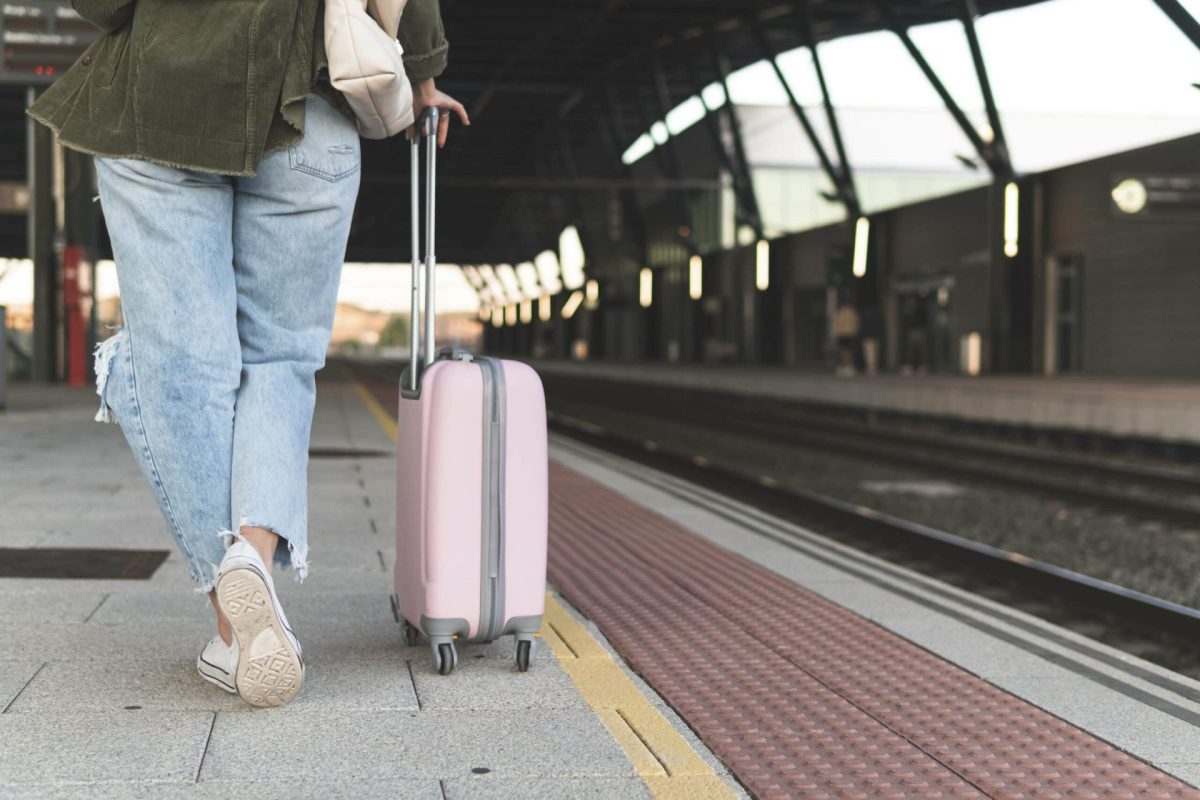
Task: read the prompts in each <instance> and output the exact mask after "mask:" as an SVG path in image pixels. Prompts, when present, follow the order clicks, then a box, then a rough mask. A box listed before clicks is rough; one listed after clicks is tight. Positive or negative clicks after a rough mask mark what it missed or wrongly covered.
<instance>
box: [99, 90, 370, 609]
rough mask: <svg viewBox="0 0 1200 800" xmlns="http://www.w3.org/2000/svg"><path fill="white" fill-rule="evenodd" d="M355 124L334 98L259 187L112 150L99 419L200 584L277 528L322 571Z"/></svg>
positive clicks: (105, 179)
mask: <svg viewBox="0 0 1200 800" xmlns="http://www.w3.org/2000/svg"><path fill="white" fill-rule="evenodd" d="M360 163H361V162H360V145H359V139H358V132H357V130H356V129H355V126H354V123H353V121H351V120H350V119H348V118H346V117H345V116H343V115H342V114H341V113H339V112H338V111H337V110H336V109H334V108H333V107H332V106H330V105H329V103H328V102H327V101H326V100H324V99H323V98H321V97H320V96H319V95H316V94H314V95H312V96H310V97H309V98H308V100H307V101H306V104H305V122H304V138H303V139H302V140H301V141H300V142H298V143H297V144H295V145H294V146H292V147H290V148H287V149H283V150H276V151H274V152H272V153H269V154H267V155H266V156H265V157H264V158H263V159H262V161H261V163H260V165H259V168H258V172H257V174H256V175H255V176H254V177H236V176H228V175H220V174H216V173H211V172H200V171H195V170H188V169H178V168H176V167H170V166H164V165H160V164H156V163H151V162H148V161H144V160H140V159H132V158H107V157H97V158H96V172H97V178H98V183H99V189H100V203H101V206H102V208H103V211H104V217H105V221H106V223H107V225H108V231H109V238H110V239H111V241H112V249H113V256H114V258H115V260H116V265H117V280H118V283H119V285H120V290H121V307H122V312H123V316H124V320H125V325H124V327H123V329H122V330H121V331H120V332H119V333H118V334H117V335H115V336H113V337H111V338H109V339H108V340H107V341H105V342H103V343H102V344H101V345H100V346H99V347H98V348H97V351H96V379H97V381H96V382H97V391H98V393H99V394H100V411H99V413H98V414H97V415H96V419H97V420H101V421H112V420H113V419H114V418H115V420H116V421H117V422H118V423H120V425H121V429H122V430H123V431H124V433H125V438H126V439H127V440H128V442H129V445H130V447H131V448H132V449H133V454H134V456H135V458H136V459H137V461H138V464H139V465H140V466H141V469H142V472H143V473H144V474H145V476H146V479H147V480H148V481H149V483H150V487H151V489H152V490H153V491H154V494H155V497H156V498H157V500H158V505H159V508H160V510H161V511H162V514H163V517H164V518H165V519H166V522H167V527H168V528H169V530H170V532H171V535H172V537H173V538H174V540H175V543H176V545H177V546H178V547H179V549H180V551H181V552H182V553H183V555H184V557H185V559H186V561H187V564H188V568H189V570H190V571H191V574H192V577H193V578H194V579H195V580H196V581H197V582H198V583H199V584H200V587H199V589H198V591H201V592H207V591H209V590H210V589H211V588H212V585H213V580H214V577H215V571H216V568H217V566H218V564H219V563H220V561H221V558H222V557H223V556H224V553H225V548H226V546H227V544H228V543H229V541H231V539H232V534H233V532H234V531H237V530H239V528H240V527H242V526H254V527H261V528H266V529H268V530H271V531H274V532H275V533H277V534H278V535H279V536H280V537H281V538H282V539H284V540H286V542H287V547H286V548H285V547H283V546H282V544H283V543H282V542H281V543H280V547H279V548H278V549H277V550H276V555H275V560H276V563H277V564H278V565H279V566H283V567H287V566H291V567H292V568H294V570H295V572H296V578H297V579H298V580H302V579H303V578H304V576H305V574H306V573H307V571H308V532H307V525H308V506H307V493H308V490H307V473H308V442H309V436H310V433H311V429H312V414H313V406H314V403H315V399H316V385H315V384H316V382H315V373H316V371H317V370H318V369H320V368H321V367H322V366H323V365H324V363H325V349H326V347H327V345H328V343H329V335H330V330H331V327H332V324H333V312H334V307H335V305H336V301H337V287H338V280H339V277H340V275H341V268H342V262H343V260H344V257H345V254H346V240H347V238H348V237H349V233H350V219H351V216H352V215H353V211H354V203H355V199H356V197H357V195H358V185H359V177H360V174H359V167H360Z"/></svg>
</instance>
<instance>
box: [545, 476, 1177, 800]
mask: <svg viewBox="0 0 1200 800" xmlns="http://www.w3.org/2000/svg"><path fill="white" fill-rule="evenodd" d="M550 577H551V580H552V581H553V582H554V583H555V584H556V585H557V586H558V588H559V589H560V590H561V591H562V593H563V594H564V595H565V596H566V597H567V598H568V599H569V600H570V601H571V602H572V603H573V604H575V606H576V607H578V608H579V609H580V610H581V611H582V612H583V613H584V614H586V615H587V616H588V617H590V618H591V619H592V620H594V621H595V622H596V624H597V625H599V626H600V629H601V630H602V631H603V632H604V634H605V635H606V636H607V637H608V638H609V640H610V641H611V642H612V643H613V646H614V647H616V648H617V650H618V651H619V652H620V653H621V655H622V656H623V657H624V658H625V659H626V660H627V661H628V662H629V664H630V666H631V667H632V668H633V669H634V670H636V671H637V672H638V673H640V674H641V675H642V676H643V677H645V678H646V680H647V681H648V682H649V683H650V685H652V686H653V687H654V688H655V690H656V691H658V692H659V694H661V695H662V696H663V697H664V698H665V699H666V700H667V702H669V703H670V704H671V705H672V707H674V708H675V709H676V710H677V711H678V712H679V713H680V715H681V716H682V717H683V718H684V719H685V720H686V721H687V723H688V724H689V725H690V726H691V727H692V728H693V729H694V730H695V731H696V733H697V734H698V735H699V736H700V738H701V739H702V740H703V741H704V743H705V744H706V745H708V747H709V748H710V749H712V751H713V752H714V753H715V754H716V755H717V756H718V757H719V758H721V760H722V761H724V762H725V763H726V764H728V765H729V767H730V769H731V770H732V771H733V772H734V774H735V775H736V776H737V778H738V780H740V781H741V782H742V783H743V784H744V785H745V786H746V788H747V789H748V790H749V791H750V792H751V793H752V794H754V795H755V796H756V797H761V798H793V797H794V798H806V799H811V800H817V799H819V798H897V799H899V798H943V797H944V798H959V797H995V798H1029V799H1030V800H1057V799H1058V798H1064V799H1065V798H1096V799H1097V800H1099V799H1100V798H1104V799H1105V800H1107V798H1197V799H1198V800H1200V790H1197V789H1195V788H1193V787H1190V786H1188V785H1187V784H1184V783H1182V782H1180V781H1179V780H1177V779H1175V778H1173V777H1171V776H1169V775H1167V774H1165V773H1163V772H1162V771H1160V770H1158V769H1155V768H1154V767H1151V766H1149V765H1148V764H1146V763H1145V762H1143V761H1140V760H1139V759H1137V758H1134V757H1133V756H1131V755H1129V754H1127V753H1125V752H1122V751H1120V750H1118V749H1116V748H1114V747H1113V746H1112V745H1110V744H1108V743H1106V742H1104V741H1101V740H1100V739H1097V738H1095V737H1094V736H1092V735H1090V734H1088V733H1086V732H1085V731H1082V730H1080V729H1078V728H1076V727H1074V726H1072V725H1070V724H1068V723H1066V722H1063V721H1062V720H1060V719H1058V718H1057V717H1054V716H1052V715H1050V714H1048V713H1046V712H1044V711H1042V710H1040V709H1038V708H1036V707H1034V706H1032V705H1030V704H1028V703H1026V702H1025V701H1023V700H1020V699H1019V698H1017V697H1015V696H1013V695H1011V694H1008V693H1007V692H1004V691H1002V690H1000V689H998V688H996V687H995V686H992V685H991V684H989V683H987V682H985V681H983V680H981V679H979V678H977V677H975V676H973V675H971V674H969V673H967V672H965V671H964V670H962V669H960V668H958V667H956V666H954V665H953V664H950V663H949V662H947V661H945V660H943V659H941V658H939V657H937V656H935V655H933V654H931V653H929V652H928V651H926V650H923V649H921V648H919V647H917V646H916V645H914V644H912V643H911V642H909V641H907V640H905V639H902V638H900V637H899V636H896V635H895V634H892V633H890V632H889V631H886V630H884V629H883V628H880V627H879V626H877V625H875V624H874V623H871V622H868V621H867V620H865V619H863V618H862V617H859V616H858V615H856V614H854V613H853V612H851V611H849V610H847V609H845V608H842V607H841V606H838V605H835V604H833V603H830V602H829V601H827V600H825V599H823V598H821V597H820V596H818V595H816V594H814V593H812V592H809V591H807V590H805V589H802V588H800V587H799V586H797V585H796V584H794V583H792V582H790V581H788V580H786V579H784V578H782V577H780V576H779V575H776V574H775V573H773V572H771V571H770V570H767V569H765V568H763V567H761V566H759V565H757V564H754V563H753V562H751V561H749V560H747V559H745V558H742V557H741V556H738V555H737V554H735V553H732V552H730V551H729V550H726V549H724V548H721V547H718V546H716V545H714V544H712V543H711V542H709V541H707V540H706V539H703V538H702V537H700V536H698V535H696V534H694V533H692V532H691V531H688V530H686V529H685V528H683V527H681V526H679V525H677V524H675V523H674V522H672V521H671V520H668V519H667V518H665V517H663V516H661V515H659V514H657V513H655V512H653V511H651V510H649V509H647V508H645V507H643V506H640V505H638V504H636V503H634V502H632V501H630V500H628V499H626V498H625V497H623V496H621V495H620V494H618V493H616V492H614V491H612V490H610V489H608V488H607V487H605V486H602V485H601V484H599V483H597V482H595V481H593V480H591V479H589V478H586V477H584V476H583V475H580V474H579V473H577V472H575V471H573V470H571V469H569V468H567V467H564V466H562V465H561V464H558V463H552V464H551V470H550Z"/></svg>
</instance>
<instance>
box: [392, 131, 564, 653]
mask: <svg viewBox="0 0 1200 800" xmlns="http://www.w3.org/2000/svg"><path fill="white" fill-rule="evenodd" d="M419 124H421V125H422V126H424V131H425V134H426V135H425V137H424V141H425V143H426V157H425V169H426V192H425V208H426V215H425V257H424V259H420V258H419V257H418V256H419V252H418V251H419V247H420V241H419V240H420V234H419V227H420V225H419V214H420V211H419V206H420V199H421V198H420V189H419V184H418V180H419V178H418V173H419V169H420V161H421V158H420V144H419V142H420V138H421V137H416V138H414V140H413V144H412V181H413V186H412V206H413V261H412V264H413V287H412V300H411V302H412V306H411V308H412V315H411V325H410V333H409V336H410V339H409V349H410V360H409V366H408V368H406V369H405V371H404V373H403V374H402V375H401V378H400V381H401V384H400V401H399V409H398V420H397V428H398V433H399V435H398V440H397V448H396V466H397V480H398V487H397V492H396V571H395V588H396V605H397V609H398V611H399V613H400V615H402V617H403V624H404V628H405V638H406V640H407V641H408V642H409V643H410V644H416V643H417V642H418V641H419V638H420V636H421V634H424V635H426V636H428V637H429V642H430V646H431V648H432V650H433V658H434V664H435V667H436V668H437V670H438V672H440V673H441V674H443V675H445V674H448V673H449V672H450V671H451V670H453V669H454V667H455V665H456V664H457V663H458V648H457V646H456V642H462V641H464V640H471V641H478V642H489V641H492V640H493V639H496V638H497V637H500V636H504V635H507V634H513V635H514V636H515V637H516V641H517V650H516V659H517V666H518V668H519V669H520V670H521V671H525V670H526V669H528V668H529V658H530V652H531V648H532V645H533V639H534V636H535V635H536V634H537V632H538V631H539V629H540V628H541V623H542V613H543V610H544V604H545V586H546V538H547V537H546V534H547V519H546V518H547V452H546V403H545V396H544V394H543V391H542V384H541V381H540V380H539V379H538V376H537V373H536V372H534V370H533V369H532V368H530V367H529V366H527V365H525V364H521V363H519V362H516V361H509V360H506V359H497V358H485V357H481V356H472V355H471V354H469V353H467V352H466V351H463V350H459V349H456V348H449V347H444V348H441V349H440V350H437V351H435V350H434V347H433V331H434V325H433V318H434V313H433V312H434V267H435V265H436V258H435V256H434V246H433V243H434V198H435V196H436V153H437V145H436V141H435V139H436V130H437V115H436V109H434V110H432V113H428V114H427V115H426V116H424V117H422V119H421V120H420V122H419ZM418 264H421V268H420V269H418ZM422 282H423V284H424V295H425V314H424V335H423V336H421V335H419V334H418V331H419V330H420V328H421V324H420V323H421V319H420V310H419V300H420V295H421V291H420V284H421V283H422ZM419 340H423V344H424V346H423V347H422V346H421V345H420V343H419Z"/></svg>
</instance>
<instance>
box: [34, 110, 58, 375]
mask: <svg viewBox="0 0 1200 800" xmlns="http://www.w3.org/2000/svg"><path fill="white" fill-rule="evenodd" d="M37 95H38V91H37V89H34V88H30V89H29V90H28V93H27V96H26V97H27V104H32V103H33V101H34V100H35V99H36V98H37ZM25 126H26V141H27V142H28V145H27V147H28V156H27V161H26V179H27V181H28V184H29V217H28V219H29V222H28V242H29V245H28V247H29V257H30V258H31V259H32V261H33V352H32V360H33V364H32V378H33V380H35V381H54V380H58V378H59V377H60V363H59V353H60V347H61V343H62V337H61V335H60V331H59V327H60V325H61V318H60V314H59V298H58V258H57V257H56V254H55V251H54V245H55V229H56V224H55V208H54V194H53V180H54V169H53V160H52V159H53V149H54V136H53V133H52V132H51V131H50V130H49V129H48V128H46V127H45V126H44V125H41V124H39V123H37V122H35V121H34V120H33V118H27V119H26V121H25Z"/></svg>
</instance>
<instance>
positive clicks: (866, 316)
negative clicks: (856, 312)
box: [862, 305, 883, 375]
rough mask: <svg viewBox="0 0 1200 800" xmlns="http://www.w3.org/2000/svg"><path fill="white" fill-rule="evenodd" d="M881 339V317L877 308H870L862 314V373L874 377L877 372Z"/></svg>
mask: <svg viewBox="0 0 1200 800" xmlns="http://www.w3.org/2000/svg"><path fill="white" fill-rule="evenodd" d="M882 338H883V315H882V314H881V313H880V312H879V306H874V305H873V306H870V307H868V308H867V310H866V311H865V312H864V313H863V320H862V360H863V371H864V372H865V373H866V374H868V375H874V374H876V373H877V372H878V371H879V342H880V340H881V339H882Z"/></svg>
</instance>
